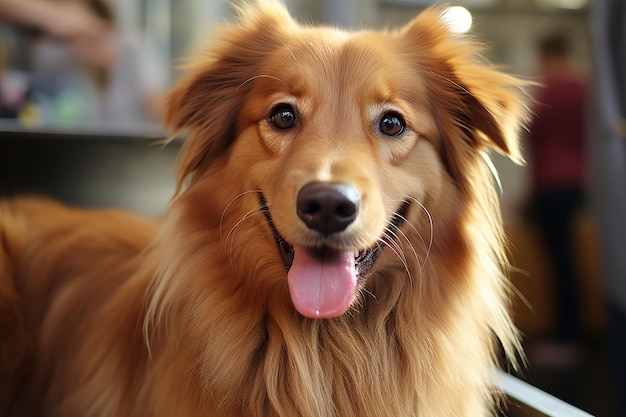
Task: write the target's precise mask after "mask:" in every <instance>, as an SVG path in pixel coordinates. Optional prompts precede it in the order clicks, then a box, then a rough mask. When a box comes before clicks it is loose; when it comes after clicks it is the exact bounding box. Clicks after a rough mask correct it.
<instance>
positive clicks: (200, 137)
mask: <svg viewBox="0 0 626 417" xmlns="http://www.w3.org/2000/svg"><path fill="white" fill-rule="evenodd" d="M238 11H239V19H238V21H237V22H236V23H235V24H225V25H223V26H222V27H221V28H218V32H217V33H218V35H219V36H218V38H217V40H216V41H215V42H213V43H212V44H211V45H210V47H209V48H208V49H207V51H206V52H204V53H203V54H202V55H201V56H199V57H196V58H195V59H193V60H192V62H191V64H190V65H188V66H187V68H186V69H187V70H188V75H187V76H186V77H184V78H183V79H182V80H181V81H180V82H179V83H178V85H176V86H175V87H174V88H173V89H172V91H171V92H170V94H169V95H168V97H167V101H166V115H165V125H166V127H167V128H168V129H170V130H171V131H172V135H175V134H179V133H183V132H187V137H186V140H185V142H184V144H183V147H182V150H181V153H180V156H179V167H178V181H177V184H178V190H179V191H180V190H181V187H182V185H183V183H184V182H185V180H186V179H193V176H194V174H195V173H196V172H198V171H199V170H200V169H201V168H202V167H203V166H204V165H205V164H207V163H209V162H210V161H211V160H212V159H213V158H215V157H217V156H219V155H220V154H221V153H222V152H224V151H225V150H226V149H227V148H228V147H229V145H230V144H231V143H232V141H233V140H234V138H235V136H236V122H237V118H238V115H239V112H240V111H241V108H242V106H243V104H244V102H245V100H246V97H247V95H248V94H249V92H250V90H251V88H252V86H253V85H254V82H253V81H254V78H255V77H257V76H258V75H259V74H260V72H259V71H260V70H261V68H262V66H263V64H264V63H265V60H266V58H267V57H268V56H269V55H270V54H271V53H272V52H274V50H276V49H277V48H279V47H281V46H282V45H283V43H282V42H283V40H284V38H285V37H288V36H289V33H290V32H291V31H294V30H296V26H297V24H296V23H295V21H294V20H292V19H291V16H290V15H289V13H288V12H287V10H286V8H285V7H284V5H282V3H280V2H279V1H277V0H257V1H256V2H255V3H254V4H252V3H249V4H247V3H243V5H242V6H241V7H240V8H239V10H238Z"/></svg>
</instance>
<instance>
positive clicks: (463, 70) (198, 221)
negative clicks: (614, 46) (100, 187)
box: [0, 2, 525, 417]
mask: <svg viewBox="0 0 626 417" xmlns="http://www.w3.org/2000/svg"><path fill="white" fill-rule="evenodd" d="M479 53H480V50H479V48H478V47H477V46H476V45H475V44H474V43H473V42H471V41H469V40H464V39H460V38H457V37H455V36H454V35H452V34H450V33H448V31H447V30H446V29H445V27H444V26H443V25H442V24H441V23H440V22H439V19H438V12H437V10H430V11H427V12H425V13H423V14H422V15H420V16H419V17H418V18H417V19H416V20H414V21H413V22H411V23H410V24H409V25H407V26H406V27H404V28H402V29H400V30H397V31H389V32H385V33H381V32H373V31H361V32H356V33H344V32H340V31H337V30H334V29H329V28H311V27H304V26H300V25H298V24H297V23H295V22H294V21H292V20H291V18H290V17H289V16H288V15H287V12H286V11H285V10H284V9H283V8H282V7H281V6H280V5H279V4H277V3H274V2H265V3H263V4H261V5H258V6H245V7H244V8H243V9H242V11H241V18H240V21H239V23H238V24H237V25H227V26H224V27H223V28H222V29H221V32H220V38H219V39H218V40H217V41H216V43H215V44H214V45H212V46H211V48H210V49H209V50H208V52H207V53H206V54H205V55H202V56H200V57H198V58H197V59H196V60H195V61H194V64H193V65H192V67H191V69H190V74H189V75H188V76H187V77H186V78H185V79H184V80H183V81H182V82H181V83H180V84H179V85H178V86H177V87H176V88H175V89H174V91H173V92H172V93H171V95H170V98H169V103H168V107H169V115H168V124H169V126H170V127H171V128H172V129H173V130H174V131H176V132H182V131H187V132H188V138H187V140H186V141H185V143H184V146H183V149H182V152H181V155H180V165H179V174H178V179H179V190H178V193H177V195H176V196H175V197H174V199H173V200H172V203H171V205H170V207H169V209H168V212H167V214H166V216H165V218H164V220H163V222H162V224H160V225H158V226H157V225H156V224H152V223H150V222H148V221H145V220H142V219H138V218H136V217H134V216H132V215H128V214H122V213H117V212H112V211H80V210H75V209H68V208H65V207H62V206H61V205H58V204H56V203H53V202H50V201H42V200H37V199H19V200H10V201H5V202H2V203H0V348H1V350H0V354H1V355H2V356H1V357H0V387H2V389H1V392H0V413H1V414H2V415H8V416H29V417H32V416H58V417H68V416H72V417H74V416H76V417H78V416H81V417H90V416H92V417H103V416H116V417H117V416H133V417H141V416H150V417H158V416H184V417H188V416H224V417H241V416H246V417H254V416H266V417H268V416H281V417H295V416H299V417H331V416H333V417H337V416H341V417H349V416H354V417H381V416H394V417H401V416H421V417H425V416H471V417H475V416H482V415H489V414H491V413H492V412H493V411H494V410H495V408H496V404H497V401H496V399H495V398H494V391H495V390H494V389H493V388H492V387H491V384H490V374H491V372H492V371H493V370H494V369H495V367H496V356H497V353H498V351H499V347H500V346H503V347H504V349H505V351H506V353H507V354H508V355H509V356H512V355H514V354H515V349H516V348H517V345H518V342H517V336H516V332H515V330H514V328H513V326H512V324H511V320H510V318H509V315H508V312H507V304H508V289H507V285H508V284H507V283H506V279H505V276H504V274H503V268H505V267H506V258H505V255H504V247H503V240H504V238H503V233H502V227H501V220H500V215H499V208H498V197H497V193H496V191H495V190H494V185H493V179H492V173H491V172H490V170H489V165H488V163H487V162H486V156H485V155H486V153H487V152H488V150H489V149H490V148H493V149H496V150H498V151H500V152H502V153H505V154H509V155H511V156H513V157H514V158H517V157H518V150H517V144H516V130H517V129H518V127H519V125H520V123H521V121H522V119H523V117H524V113H525V112H524V106H523V102H522V98H523V95H522V93H521V91H520V87H521V86H522V83H521V82H520V81H519V80H517V79H515V78H513V77H510V76H508V75H505V74H503V73H501V72H499V71H497V70H495V69H493V68H492V67H490V66H489V65H488V64H486V63H484V62H482V61H481V60H480V59H479V58H478V56H477V55H478V54H479ZM276 103H287V104H289V105H293V106H294V107H295V108H296V109H297V112H296V113H297V115H296V116H297V121H296V124H295V125H294V126H293V127H290V128H288V129H284V130H281V129H277V128H275V127H273V125H272V123H271V120H269V119H268V115H269V114H270V113H271V111H272V108H273V107H274V106H275V104H276ZM389 109H392V110H393V111H394V112H396V113H394V114H400V115H401V116H402V117H403V118H404V119H405V120H406V130H405V131H404V132H403V134H402V135H400V136H398V137H388V136H385V134H383V133H382V132H381V131H380V128H379V127H378V126H379V124H378V122H379V120H380V118H381V116H382V115H383V114H384V113H385V112H386V111H388V110H389ZM312 181H323V182H342V183H348V184H351V185H352V186H353V187H354V188H355V189H356V190H358V192H359V193H360V198H361V201H360V210H359V213H358V217H357V218H356V219H355V220H354V222H353V223H352V224H350V226H349V227H348V228H346V229H345V230H344V231H342V232H339V233H336V234H333V235H330V236H320V235H319V234H316V233H313V232H312V231H311V230H310V229H309V228H307V227H306V226H305V224H304V223H303V222H302V221H301V220H300V219H299V217H298V215H297V214H296V209H295V207H296V204H297V203H296V200H297V194H298V190H300V189H301V188H302V187H303V186H304V185H305V184H307V183H310V182H312ZM262 198H264V199H265V200H266V205H264V204H263V201H262ZM403 202H407V203H408V204H407V207H408V209H407V210H406V212H402V213H401V214H402V215H404V216H405V217H406V221H405V222H404V223H403V224H402V226H401V228H400V230H396V229H397V228H394V226H393V225H391V224H389V222H390V220H391V219H392V218H394V213H395V212H396V211H397V210H398V209H399V207H401V205H402V204H403ZM264 211H267V213H268V214H269V216H270V217H271V219H272V220H273V223H274V224H275V227H276V229H277V232H278V233H280V235H281V236H282V238H284V240H285V241H287V242H288V243H289V244H291V245H297V246H298V245H299V246H324V247H331V246H332V247H335V248H350V250H351V249H355V250H364V249H368V248H371V247H373V246H375V245H377V244H382V245H385V249H384V251H383V253H382V255H381V256H380V257H379V258H378V260H377V262H376V263H375V264H374V266H373V268H372V269H371V270H370V272H369V273H367V274H365V275H364V276H361V277H360V278H359V288H357V293H356V295H355V297H354V299H353V300H352V303H351V305H350V307H349V309H348V311H346V312H345V313H343V314H341V315H339V316H338V317H335V318H329V319H311V318H307V317H304V316H302V315H301V314H299V313H298V312H297V311H296V310H295V309H294V304H293V303H292V300H291V299H290V292H289V289H288V285H287V274H286V272H285V264H284V263H283V261H282V260H281V256H280V253H279V250H278V247H277V243H276V242H275V240H274V237H273V233H272V229H271V226H270V223H269V220H268V217H266V215H265V214H264Z"/></svg>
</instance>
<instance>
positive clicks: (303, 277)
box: [260, 195, 409, 318]
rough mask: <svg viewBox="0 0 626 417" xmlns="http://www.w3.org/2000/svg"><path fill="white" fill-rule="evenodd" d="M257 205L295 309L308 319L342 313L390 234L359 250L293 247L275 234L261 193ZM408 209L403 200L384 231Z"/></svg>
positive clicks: (396, 226) (402, 218) (401, 220)
mask: <svg viewBox="0 0 626 417" xmlns="http://www.w3.org/2000/svg"><path fill="white" fill-rule="evenodd" d="M260 205H261V211H262V212H263V213H264V215H265V218H266V219H267V222H268V224H269V226H270V229H271V230H272V233H273V235H274V240H275V241H276V245H277V247H278V250H279V253H280V255H281V257H282V260H283V263H284V265H285V268H286V270H287V274H288V282H289V291H290V293H291V299H292V302H293V303H294V306H295V307H296V309H297V310H298V311H299V312H300V313H301V314H302V315H304V316H307V317H311V318H332V317H337V316H339V315H341V314H343V313H344V312H345V311H346V310H347V309H348V307H349V306H350V304H351V303H352V300H353V298H354V295H355V293H356V289H357V284H358V279H359V277H363V276H365V275H366V274H367V272H368V271H370V270H371V269H372V267H373V266H374V264H375V263H376V261H377V260H378V258H379V256H380V255H381V253H382V251H383V248H384V246H385V242H386V241H388V240H389V239H390V237H389V236H387V235H384V236H381V238H380V239H379V242H377V243H376V244H375V245H374V246H373V247H371V248H367V249H364V250H360V251H357V250H356V249H354V248H346V249H336V248H331V247H329V246H322V247H319V248H318V247H315V248H310V247H303V246H297V245H295V246H294V245H291V244H290V243H289V242H287V241H286V240H285V239H284V238H283V237H282V236H281V235H280V233H278V230H277V229H276V226H275V225H274V222H273V221H272V216H271V214H270V212H269V209H268V207H267V202H266V200H265V197H264V196H263V195H261V196H260ZM408 209H409V203H408V202H404V203H403V204H402V205H401V206H400V207H399V208H398V210H397V211H396V212H395V213H394V215H393V216H392V217H391V219H390V220H389V225H388V227H387V230H390V231H391V232H392V233H393V232H395V231H397V230H398V229H399V228H400V227H401V226H402V224H403V223H404V221H405V219H406V214H407V212H408Z"/></svg>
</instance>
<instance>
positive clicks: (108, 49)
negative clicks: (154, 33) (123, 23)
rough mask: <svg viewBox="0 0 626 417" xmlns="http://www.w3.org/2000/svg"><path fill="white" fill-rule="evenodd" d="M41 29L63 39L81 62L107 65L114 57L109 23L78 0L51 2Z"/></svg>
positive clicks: (110, 63)
mask: <svg viewBox="0 0 626 417" xmlns="http://www.w3.org/2000/svg"><path fill="white" fill-rule="evenodd" d="M51 5H52V6H53V7H51V8H50V10H49V11H50V13H49V16H48V17H47V19H46V20H45V23H44V24H43V27H42V29H43V31H44V32H45V33H46V34H47V35H48V36H51V37H53V38H56V39H59V40H61V41H64V42H66V43H67V44H68V45H69V46H70V47H71V48H72V49H73V50H74V52H75V53H76V55H77V56H78V58H79V59H80V60H81V61H83V62H84V63H85V64H87V65H89V66H93V67H99V68H108V67H110V66H111V65H112V64H113V62H114V60H115V48H114V45H113V42H112V39H111V34H112V27H111V25H110V24H109V23H108V22H106V21H104V20H102V19H100V18H98V17H96V16H94V15H93V14H92V13H91V12H89V10H87V9H86V8H85V7H83V6H82V5H81V4H80V3H74V2H58V3H51Z"/></svg>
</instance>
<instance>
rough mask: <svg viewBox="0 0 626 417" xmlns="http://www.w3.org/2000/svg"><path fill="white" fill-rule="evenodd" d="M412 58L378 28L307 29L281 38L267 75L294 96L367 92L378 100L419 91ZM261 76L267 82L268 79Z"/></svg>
mask: <svg viewBox="0 0 626 417" xmlns="http://www.w3.org/2000/svg"><path fill="white" fill-rule="evenodd" d="M419 72H420V68H419V64H418V61H417V60H414V59H413V57H412V56H411V55H410V54H409V53H407V52H406V50H404V49H403V45H402V40H401V39H400V38H399V37H398V36H393V35H390V34H387V33H383V32H373V31H367V32H365V31H364V32H354V33H349V32H343V31H340V30H335V29H311V30H309V31H304V32H303V33H301V34H299V36H294V37H293V38H291V39H289V40H285V42H284V43H283V46H282V47H281V49H280V51H278V53H277V55H276V57H275V58H274V59H270V60H269V62H268V68H267V74H268V75H272V76H274V77H276V79H275V81H277V82H278V84H279V85H281V86H282V87H283V88H285V89H288V90H290V92H291V93H293V94H294V95H299V94H303V95H306V94H307V93H310V92H311V91H322V92H324V93H328V94H337V93H340V92H341V93H350V94H357V93H359V92H361V93H362V92H364V91H365V92H367V93H368V94H369V95H372V96H375V98H377V99H380V100H383V101H384V100H386V99H388V98H390V97H393V96H395V95H402V96H404V98H406V99H408V98H409V96H415V95H422V94H423V93H424V92H425V88H424V85H423V81H422V79H421V77H420V76H419ZM265 81H267V82H269V83H272V79H271V78H270V79H266V80H265Z"/></svg>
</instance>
